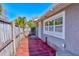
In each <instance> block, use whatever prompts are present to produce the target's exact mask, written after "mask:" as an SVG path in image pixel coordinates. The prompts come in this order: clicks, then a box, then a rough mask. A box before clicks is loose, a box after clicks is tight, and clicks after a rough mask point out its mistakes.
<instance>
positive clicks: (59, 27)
mask: <svg viewBox="0 0 79 59" xmlns="http://www.w3.org/2000/svg"><path fill="white" fill-rule="evenodd" d="M62 27H63V17H59V18H57V19H55V31H56V32H62Z"/></svg>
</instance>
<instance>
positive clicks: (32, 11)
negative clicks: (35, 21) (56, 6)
mask: <svg viewBox="0 0 79 59" xmlns="http://www.w3.org/2000/svg"><path fill="white" fill-rule="evenodd" d="M51 6H53V4H52V3H5V4H3V7H4V8H5V9H6V11H7V17H8V19H9V20H10V21H11V20H14V19H15V18H16V17H17V16H25V17H27V19H31V18H32V17H33V16H42V15H43V14H44V13H45V12H46V11H47V10H48V8H50V7H51Z"/></svg>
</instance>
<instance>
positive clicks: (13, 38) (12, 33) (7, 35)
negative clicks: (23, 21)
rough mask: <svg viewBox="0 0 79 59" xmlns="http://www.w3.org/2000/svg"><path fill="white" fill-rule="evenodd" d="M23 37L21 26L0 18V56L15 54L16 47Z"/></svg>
mask: <svg viewBox="0 0 79 59" xmlns="http://www.w3.org/2000/svg"><path fill="white" fill-rule="evenodd" d="M22 37H23V28H20V27H18V26H15V24H12V23H10V22H7V21H2V20H0V56H12V55H15V54H16V48H17V47H18V44H19V41H20V40H21V38H22Z"/></svg>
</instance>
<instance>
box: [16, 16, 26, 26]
mask: <svg viewBox="0 0 79 59" xmlns="http://www.w3.org/2000/svg"><path fill="white" fill-rule="evenodd" d="M26 22H27V20H26V17H17V18H16V19H15V23H16V25H18V26H20V27H24V26H25V24H26Z"/></svg>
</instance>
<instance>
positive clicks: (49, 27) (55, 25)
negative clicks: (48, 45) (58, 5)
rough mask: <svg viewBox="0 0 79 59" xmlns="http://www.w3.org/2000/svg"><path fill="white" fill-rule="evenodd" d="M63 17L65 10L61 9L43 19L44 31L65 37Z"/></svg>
mask: <svg viewBox="0 0 79 59" xmlns="http://www.w3.org/2000/svg"><path fill="white" fill-rule="evenodd" d="M64 19H65V12H64V11H63V12H61V13H59V14H56V15H54V16H52V17H50V18H49V19H47V20H45V21H44V25H45V26H44V29H45V30H44V33H45V34H49V35H53V36H57V37H59V38H63V39H64V38H65V32H64V31H65V30H64V29H65V26H64V25H65V24H64V23H65V22H64Z"/></svg>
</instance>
